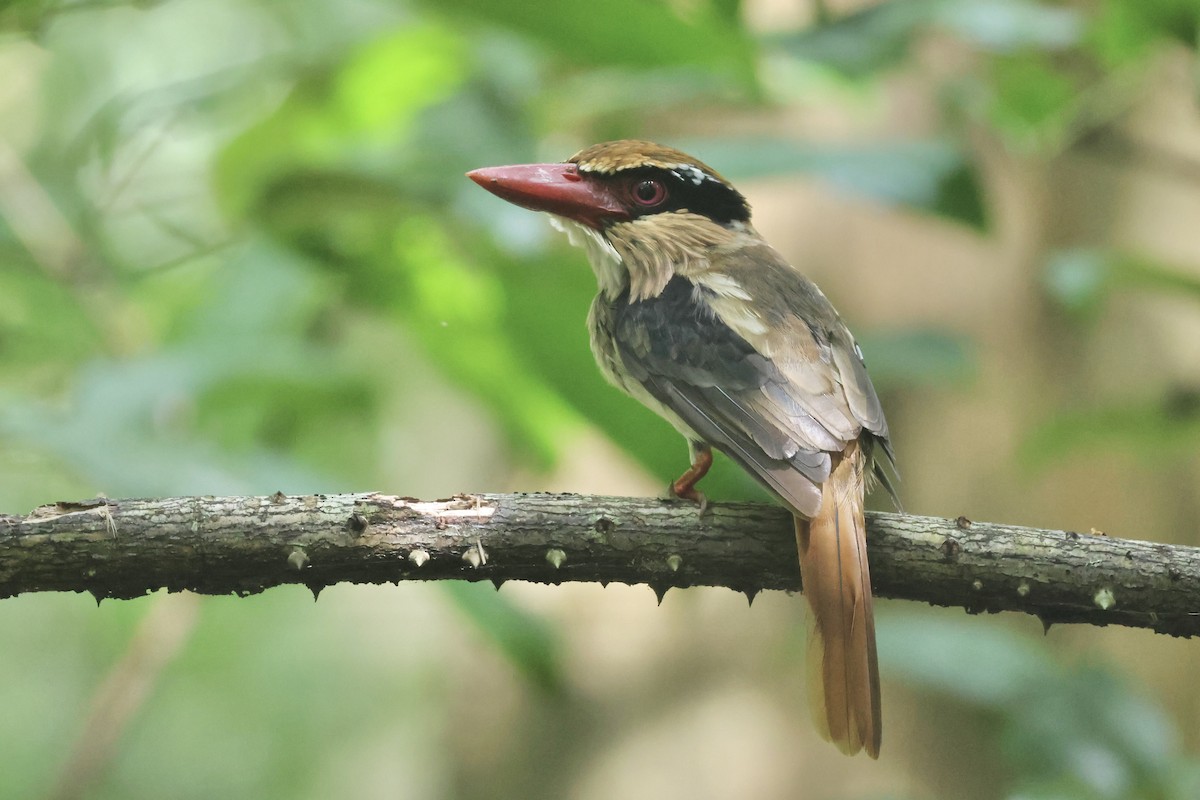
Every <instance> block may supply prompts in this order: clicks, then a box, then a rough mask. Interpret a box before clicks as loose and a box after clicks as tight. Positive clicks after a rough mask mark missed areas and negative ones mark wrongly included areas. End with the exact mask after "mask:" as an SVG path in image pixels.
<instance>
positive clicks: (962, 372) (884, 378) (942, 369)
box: [858, 329, 976, 389]
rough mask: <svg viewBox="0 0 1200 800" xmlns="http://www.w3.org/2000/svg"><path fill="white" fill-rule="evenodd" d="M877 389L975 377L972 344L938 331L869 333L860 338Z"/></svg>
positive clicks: (950, 381) (974, 359) (953, 381)
mask: <svg viewBox="0 0 1200 800" xmlns="http://www.w3.org/2000/svg"><path fill="white" fill-rule="evenodd" d="M858 342H859V345H860V346H861V347H862V350H863V355H864V356H865V358H866V362H867V368H868V369H869V370H870V373H871V380H872V382H873V383H874V384H875V385H876V387H877V388H880V389H886V388H890V387H903V386H919V385H922V384H932V385H940V384H947V383H961V382H964V381H967V380H970V379H971V378H972V377H973V376H974V375H975V369H976V364H975V362H976V358H975V354H974V352H973V348H972V347H971V343H970V341H969V340H968V339H967V338H966V337H964V336H958V335H954V334H950V333H947V332H945V331H938V330H921V329H918V330H909V331H895V332H892V333H888V334H884V333H882V332H878V331H876V332H874V333H868V334H866V335H864V336H860V337H859V338H858Z"/></svg>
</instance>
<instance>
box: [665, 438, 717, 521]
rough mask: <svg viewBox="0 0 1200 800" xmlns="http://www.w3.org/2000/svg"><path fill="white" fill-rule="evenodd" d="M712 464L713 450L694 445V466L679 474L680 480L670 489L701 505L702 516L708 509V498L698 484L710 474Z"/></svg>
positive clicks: (671, 491)
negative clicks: (697, 486) (698, 487)
mask: <svg viewBox="0 0 1200 800" xmlns="http://www.w3.org/2000/svg"><path fill="white" fill-rule="evenodd" d="M711 466H712V451H711V450H709V449H708V447H705V446H702V445H701V446H697V445H693V450H692V466H691V467H689V468H688V470H687V472H685V473H683V474H682V475H680V476H679V480H677V481H675V482H674V483H672V484H671V486H670V488H669V489H668V491H670V493H671V494H672V495H673V496H675V497H679V498H682V499H684V500H691V501H692V502H693V503H695V504H696V505H698V506H699V507H700V516H704V512H705V511H707V510H708V498H707V497H706V496H705V494H704V492H702V491H700V490H699V489H697V488H696V484H697V483H699V482H700V479H701V478H703V477H704V476H705V475H707V474H708V469H709V467H711Z"/></svg>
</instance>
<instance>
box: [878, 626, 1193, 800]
mask: <svg viewBox="0 0 1200 800" xmlns="http://www.w3.org/2000/svg"><path fill="white" fill-rule="evenodd" d="M877 635H878V643H879V654H880V661H881V662H882V663H883V664H884V665H885V666H884V669H885V671H892V672H893V674H898V675H899V676H900V677H901V678H902V680H904V681H905V682H906V683H909V684H911V685H912V686H914V687H917V688H919V689H922V690H925V691H928V692H931V693H936V694H940V695H944V696H948V697H953V698H956V699H957V700H958V701H960V702H962V703H963V704H965V705H967V706H970V707H973V708H976V709H978V710H979V711H981V712H984V713H985V714H986V715H987V718H988V719H989V720H990V721H991V723H992V725H991V727H992V728H993V731H994V733H993V736H994V738H995V742H996V744H997V745H998V747H999V749H1000V751H1001V752H1002V753H1003V755H1004V758H1005V760H1006V762H1007V763H1008V765H1009V767H1010V769H1011V772H1012V775H1013V780H1012V788H1011V789H1010V790H1009V791H1007V792H1006V794H1005V796H1006V797H1008V798H1010V800H1075V799H1076V798H1077V799H1078V800H1100V799H1102V798H1112V800H1125V799H1126V798H1158V799H1159V800H1185V798H1191V797H1194V796H1195V792H1196V791H1197V789H1198V788H1200V783H1198V780H1200V764H1196V763H1195V762H1194V761H1188V760H1184V759H1182V758H1181V748H1180V743H1179V739H1180V736H1179V732H1178V731H1177V730H1176V729H1175V727H1174V726H1173V724H1172V723H1171V722H1170V720H1169V719H1168V717H1167V716H1166V715H1165V714H1164V712H1163V710H1162V709H1160V708H1158V707H1157V706H1155V705H1154V704H1152V703H1150V702H1149V701H1147V700H1146V699H1145V698H1144V697H1142V696H1140V694H1139V693H1138V692H1136V691H1134V690H1133V689H1131V688H1130V687H1129V686H1128V685H1127V684H1126V682H1125V681H1123V680H1122V679H1121V678H1119V677H1118V676H1117V675H1116V674H1114V673H1113V672H1112V670H1111V669H1110V668H1108V667H1106V666H1103V665H1102V664H1100V663H1098V662H1096V661H1094V660H1088V661H1083V662H1080V663H1079V664H1076V665H1073V666H1064V665H1062V664H1059V663H1057V662H1056V661H1054V660H1053V659H1051V658H1050V657H1049V655H1048V654H1047V653H1046V651H1045V650H1044V649H1043V648H1041V647H1038V646H1037V645H1036V644H1035V643H1034V642H1033V641H1032V640H1030V639H1029V638H1027V637H1024V636H1018V635H1016V634H1015V633H1013V632H1011V631H1009V630H1007V629H1004V628H1001V627H999V626H997V625H995V624H981V621H980V620H963V619H956V620H953V621H951V620H947V619H939V620H937V621H936V623H935V624H931V620H930V619H929V618H928V617H927V616H924V615H915V614H888V615H887V616H886V617H884V618H882V619H881V620H880V625H879V627H878V634H877Z"/></svg>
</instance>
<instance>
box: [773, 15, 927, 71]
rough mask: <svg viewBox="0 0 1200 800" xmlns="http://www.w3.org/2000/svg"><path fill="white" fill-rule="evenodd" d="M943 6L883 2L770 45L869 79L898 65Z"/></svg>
mask: <svg viewBox="0 0 1200 800" xmlns="http://www.w3.org/2000/svg"><path fill="white" fill-rule="evenodd" d="M940 5H941V3H940V0H909V2H904V3H879V4H877V5H872V6H869V7H867V8H865V9H862V10H860V11H856V12H854V13H851V14H847V15H845V16H842V17H839V18H837V19H836V20H833V21H832V22H819V23H817V24H816V25H813V26H811V27H809V28H805V29H804V30H802V31H799V32H798V33H795V34H791V35H788V36H781V37H774V38H771V39H768V42H769V43H771V44H774V45H776V46H778V47H779V48H780V49H782V50H783V51H784V52H785V53H787V54H788V55H791V56H793V57H794V58H798V59H801V60H803V61H811V62H815V63H818V64H822V65H824V66H827V67H829V68H830V69H834V70H837V71H838V72H840V73H842V74H844V75H846V76H848V77H852V78H865V77H867V76H870V75H872V74H874V73H876V72H879V71H880V70H883V69H886V68H888V67H892V66H894V65H896V64H897V63H899V61H900V60H901V59H902V58H903V57H904V56H905V55H906V54H907V53H908V48H909V45H910V44H911V42H912V39H913V37H914V36H915V35H916V33H917V30H918V29H919V28H920V27H921V26H922V25H927V24H929V23H930V22H932V21H933V19H934V18H935V17H936V15H937V11H938V7H939V6H940Z"/></svg>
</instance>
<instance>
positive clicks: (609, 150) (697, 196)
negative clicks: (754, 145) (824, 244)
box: [467, 140, 751, 299]
mask: <svg viewBox="0 0 1200 800" xmlns="http://www.w3.org/2000/svg"><path fill="white" fill-rule="evenodd" d="M467 177H469V178H470V179H471V180H473V181H475V182H476V183H477V184H479V185H480V186H482V187H483V188H484V189H487V190H488V191H489V192H491V193H492V194H495V195H496V196H498V197H501V198H503V199H505V200H507V201H509V202H510V203H515V204H516V205H519V206H522V207H524V208H529V209H532V210H534V211H546V212H548V213H550V214H551V215H553V217H552V220H553V221H554V222H555V223H556V225H557V226H558V227H560V228H562V229H564V230H565V231H566V232H567V233H568V235H569V236H570V238H571V241H572V243H573V244H579V245H582V246H584V247H586V249H587V251H588V256H589V259H590V261H591V263H592V268H593V270H594V271H595V272H596V278H597V280H598V282H599V284H600V289H601V291H603V292H604V293H605V294H607V295H609V296H611V297H616V296H617V295H619V294H621V293H622V292H623V291H625V289H629V290H630V295H631V299H640V298H642V297H651V296H655V295H657V294H658V293H659V292H660V291H662V288H663V286H665V285H666V283H667V281H669V280H670V278H671V276H672V275H674V274H677V273H678V274H687V272H688V270H690V269H698V268H702V265H703V264H704V263H705V262H706V261H707V252H708V248H711V247H714V246H718V245H720V244H723V243H727V242H729V241H730V240H731V239H732V238H734V237H736V236H738V235H744V234H746V233H748V232H751V228H750V206H749V205H748V204H747V203H746V198H744V197H743V196H742V195H741V193H740V192H738V190H737V189H734V188H733V186H731V185H730V183H729V182H728V181H727V180H725V179H724V178H722V177H721V175H720V174H718V173H717V171H716V170H714V169H712V168H711V167H709V166H708V165H707V164H705V163H704V162H702V161H700V160H698V159H696V158H693V157H692V156H689V155H687V154H685V153H682V152H680V151H678V150H675V149H673V148H670V147H665V146H663V145H659V144H654V143H653V142H643V141H635V140H621V141H616V142H605V143H603V144H597V145H593V146H591V147H588V148H585V149H583V150H580V151H579V152H578V153H576V154H575V155H573V156H571V158H569V159H567V161H565V162H563V163H559V164H518V165H515V166H507V167H486V168H483V169H477V170H473V171H472V172H468V173H467Z"/></svg>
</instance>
